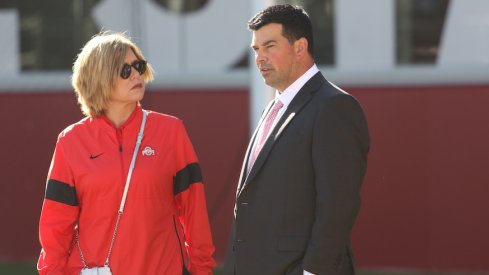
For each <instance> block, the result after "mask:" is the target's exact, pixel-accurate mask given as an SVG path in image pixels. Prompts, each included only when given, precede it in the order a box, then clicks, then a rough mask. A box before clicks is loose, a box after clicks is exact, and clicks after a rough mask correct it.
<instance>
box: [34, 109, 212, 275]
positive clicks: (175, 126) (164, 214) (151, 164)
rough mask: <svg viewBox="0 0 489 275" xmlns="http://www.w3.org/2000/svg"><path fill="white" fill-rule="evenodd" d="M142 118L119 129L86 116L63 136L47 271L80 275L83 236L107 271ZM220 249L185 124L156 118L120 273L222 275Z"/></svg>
mask: <svg viewBox="0 0 489 275" xmlns="http://www.w3.org/2000/svg"><path fill="white" fill-rule="evenodd" d="M141 119H142V109H141V107H139V106H138V107H137V108H136V109H135V111H134V112H133V114H132V115H131V116H130V118H129V119H128V120H127V121H126V122H125V123H124V125H122V126H121V127H119V128H118V129H116V128H115V127H114V126H113V124H112V123H111V122H110V121H109V120H108V119H107V118H106V117H104V116H102V117H98V118H88V117H87V118H85V119H83V120H81V121H79V122H78V123H75V124H73V125H71V126H69V127H67V128H66V129H65V130H64V131H62V132H61V133H60V135H59V137H58V141H57V144H56V149H55V152H54V156H53V159H52V162H51V167H50V169H49V173H48V180H47V184H46V193H45V199H44V203H43V207H42V211H41V217H40V224H39V237H40V242H41V246H42V250H41V255H40V257H39V261H38V270H39V273H40V274H63V275H65V274H79V272H80V270H81V269H82V267H83V264H82V260H81V258H80V253H79V250H78V246H77V244H76V238H75V226H76V225H78V231H79V244H80V248H81V251H82V253H83V256H84V258H85V261H86V263H87V265H88V266H89V267H92V266H103V264H104V261H105V259H106V257H107V255H108V252H109V246H110V242H111V239H112V235H113V233H114V227H115V224H116V220H117V215H118V208H119V205H120V202H121V198H122V193H123V190H124V185H125V181H126V177H127V173H128V169H129V164H130V162H131V158H132V154H133V150H134V147H135V143H136V137H137V133H138V131H139V128H140V125H141ZM213 252H214V245H213V243H212V237H211V232H210V227H209V221H208V216H207V208H206V202H205V194H204V186H203V183H202V176H201V171H200V167H199V163H198V160H197V157H196V155H195V152H194V149H193V147H192V144H191V142H190V140H189V138H188V136H187V133H186V131H185V128H184V126H183V123H182V121H181V120H179V119H177V118H175V117H171V116H168V115H164V114H160V113H156V112H151V111H149V112H148V118H147V122H146V127H145V131H144V138H143V140H142V143H141V147H140V150H139V152H138V154H137V159H136V164H135V167H134V171H133V174H132V178H131V185H130V188H129V191H128V195H127V200H126V204H125V208H124V213H123V215H122V217H121V220H120V224H119V227H118V231H117V236H116V238H115V243H114V246H113V249H112V254H111V256H110V262H109V263H110V268H111V270H112V272H113V274H115V275H124V274H128V275H129V274H130V275H134V274H148V275H150V274H151V275H153V274H181V273H182V269H183V267H184V265H185V266H186V268H187V269H188V270H189V271H190V273H191V274H212V269H213V267H214V266H215V261H214V260H213V258H212V253H213Z"/></svg>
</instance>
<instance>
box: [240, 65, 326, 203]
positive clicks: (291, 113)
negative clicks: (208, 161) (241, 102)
mask: <svg viewBox="0 0 489 275" xmlns="http://www.w3.org/2000/svg"><path fill="white" fill-rule="evenodd" d="M325 81H326V79H325V78H324V77H323V75H322V74H321V73H320V72H318V73H317V74H315V75H314V76H313V77H312V78H311V79H310V80H309V81H308V82H306V84H305V85H304V86H303V87H302V88H301V89H300V90H299V92H298V93H297V95H296V96H295V97H294V99H293V100H292V102H291V103H290V104H289V106H288V107H287V110H286V111H285V113H284V114H283V115H282V117H281V118H280V120H279V121H278V122H277V125H276V126H275V128H274V129H273V130H272V132H271V133H270V136H269V137H268V139H267V140H266V142H265V144H264V145H263V148H262V149H261V151H260V153H259V154H258V156H257V158H256V160H255V163H254V164H253V167H252V168H251V171H250V173H249V175H248V177H246V169H244V168H245V167H246V164H247V163H248V157H249V151H250V149H251V144H252V143H251V142H250V145H248V150H247V153H246V157H245V163H244V164H243V168H242V170H241V177H240V181H239V183H240V184H239V186H240V187H241V188H238V192H237V196H239V194H240V193H241V191H242V190H243V189H244V188H246V186H247V185H248V183H249V182H250V181H251V180H252V179H253V177H254V176H255V175H256V174H257V172H258V171H259V170H260V169H261V167H262V166H263V164H264V163H265V160H266V159H267V157H268V155H269V154H270V152H271V151H272V148H273V146H274V144H275V142H276V141H277V140H278V139H279V138H280V136H281V134H282V132H283V131H284V130H285V129H286V128H287V126H288V125H289V124H290V122H291V121H292V120H293V119H294V117H295V116H296V115H297V113H299V112H300V111H301V109H302V108H303V107H304V106H305V105H306V104H307V103H308V102H309V101H310V100H311V99H312V94H313V93H315V92H316V91H317V90H318V89H319V87H320V86H321V84H322V83H323V82H325ZM271 105H272V104H269V106H268V108H267V112H264V114H263V115H262V118H261V122H262V121H263V118H264V117H265V115H266V113H268V110H269V109H270V107H271ZM261 122H260V123H261ZM258 128H259V127H257V129H258ZM256 132H257V130H255V134H254V136H253V140H254V139H255V137H256Z"/></svg>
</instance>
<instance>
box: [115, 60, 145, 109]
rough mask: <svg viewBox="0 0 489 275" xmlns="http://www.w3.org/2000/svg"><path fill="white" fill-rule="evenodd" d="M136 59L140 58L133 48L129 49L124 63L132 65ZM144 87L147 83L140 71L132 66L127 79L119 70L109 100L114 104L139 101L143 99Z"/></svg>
mask: <svg viewBox="0 0 489 275" xmlns="http://www.w3.org/2000/svg"><path fill="white" fill-rule="evenodd" d="M135 61H138V58H137V57H136V55H135V54H134V52H133V51H132V50H129V51H127V54H126V57H125V58H124V63H125V64H129V65H131V64H133V63H134V62H135ZM144 89H145V84H144V78H143V75H140V74H139V72H138V71H136V69H135V68H134V67H133V66H131V73H130V75H129V77H128V78H127V79H124V78H122V77H121V75H120V72H119V74H118V76H117V79H116V80H115V84H114V86H113V88H112V91H111V93H110V97H109V100H110V102H111V103H112V104H114V103H116V104H117V103H121V104H131V103H137V102H139V101H141V100H142V99H143V96H144Z"/></svg>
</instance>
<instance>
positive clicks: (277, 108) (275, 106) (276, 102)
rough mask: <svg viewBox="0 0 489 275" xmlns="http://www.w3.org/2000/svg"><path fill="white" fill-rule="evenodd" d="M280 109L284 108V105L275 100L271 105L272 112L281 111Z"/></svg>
mask: <svg viewBox="0 0 489 275" xmlns="http://www.w3.org/2000/svg"><path fill="white" fill-rule="evenodd" d="M282 107H284V104H283V103H282V101H280V100H279V99H277V101H275V103H274V104H273V109H274V110H279V109H282Z"/></svg>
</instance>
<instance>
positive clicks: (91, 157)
mask: <svg viewBox="0 0 489 275" xmlns="http://www.w3.org/2000/svg"><path fill="white" fill-rule="evenodd" d="M103 154H104V153H100V154H98V155H90V159H96V158H98V157H100V156H101V155H103Z"/></svg>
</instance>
